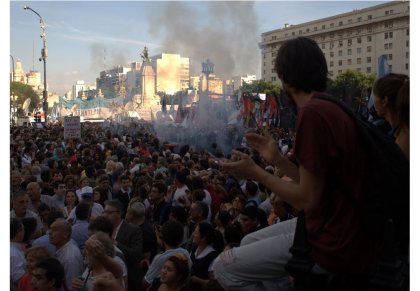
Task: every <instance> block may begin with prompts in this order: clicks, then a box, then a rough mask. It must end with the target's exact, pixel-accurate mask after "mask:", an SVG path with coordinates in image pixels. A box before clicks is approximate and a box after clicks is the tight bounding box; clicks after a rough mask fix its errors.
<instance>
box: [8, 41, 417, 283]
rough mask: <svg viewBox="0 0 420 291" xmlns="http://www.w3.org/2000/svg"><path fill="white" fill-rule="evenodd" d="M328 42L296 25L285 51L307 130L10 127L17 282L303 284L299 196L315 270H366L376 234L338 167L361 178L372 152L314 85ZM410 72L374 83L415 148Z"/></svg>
mask: <svg viewBox="0 0 420 291" xmlns="http://www.w3.org/2000/svg"><path fill="white" fill-rule="evenodd" d="M314 46H316V47H314ZM317 48H318V46H317V45H316V43H314V42H313V41H311V40H308V39H306V38H298V39H295V40H292V41H290V42H289V43H287V45H286V44H285V45H284V46H282V48H281V49H280V51H279V54H278V58H277V60H276V69H277V72H278V74H279V77H280V78H281V80H282V82H283V86H284V89H285V90H286V92H287V93H288V95H289V97H290V98H291V99H292V100H294V101H295V103H296V105H297V106H298V107H299V108H300V110H299V114H298V118H297V128H296V131H288V130H285V129H280V128H270V129H268V130H267V129H266V130H263V129H255V130H254V131H253V132H251V133H248V134H246V135H245V138H244V140H243V143H242V145H241V146H240V147H237V148H236V149H235V150H234V151H233V153H232V154H231V153H226V152H223V151H222V150H217V145H216V146H215V147H214V151H213V152H212V151H206V150H202V149H195V148H194V147H192V146H190V145H188V144H179V145H174V144H171V143H167V142H165V141H162V140H159V138H158V137H157V135H156V133H155V132H154V131H153V127H152V126H150V125H148V124H136V125H130V127H128V128H127V127H124V126H120V125H115V124H105V125H104V124H93V123H84V124H82V138H81V139H69V140H65V139H64V138H63V132H64V129H63V127H62V126H60V125H48V126H45V127H44V128H32V127H12V128H11V129H10V138H11V145H10V146H11V156H10V169H11V171H10V202H11V203H10V210H11V211H10V230H11V232H10V259H11V260H10V267H11V268H10V284H11V290H20V291H26V290H125V291H131V290H133V291H134V290H159V291H162V290H294V284H293V278H292V277H291V276H290V275H289V274H288V273H287V271H286V269H285V268H284V266H285V264H286V263H287V261H288V260H289V259H290V258H291V254H290V252H289V249H290V248H291V246H292V243H293V238H294V235H295V228H296V223H297V218H296V216H297V214H298V212H299V211H300V210H305V213H306V215H307V218H306V221H307V224H306V227H307V229H308V232H309V233H310V235H309V243H310V244H311V246H312V250H311V256H312V258H313V260H314V261H315V263H316V264H315V266H314V268H313V270H312V271H313V272H314V273H325V272H349V273H352V274H359V273H364V272H366V269H367V267H368V266H369V264H370V262H371V260H372V258H371V252H370V249H369V248H368V246H369V242H368V241H367V240H366V239H365V238H364V237H363V235H362V234H361V232H360V230H359V229H358V226H357V223H356V224H355V223H354V221H356V222H357V221H358V217H357V214H356V213H355V211H354V209H352V207H351V206H349V205H347V204H346V203H345V201H344V198H343V197H344V196H340V195H336V196H334V195H335V190H331V189H332V188H331V187H330V186H331V180H330V179H329V178H328V177H330V175H331V173H334V175H337V173H339V174H340V175H341V177H342V178H343V179H346V180H345V182H346V183H347V182H350V184H352V185H354V189H355V191H356V192H357V191H359V192H360V191H361V190H360V187H362V186H363V185H362V184H363V183H362V182H363V179H364V173H363V171H362V169H363V162H364V161H363V159H360V158H359V155H360V154H361V153H360V152H359V148H358V146H357V136H356V132H355V129H354V126H353V125H352V121H351V120H350V119H348V118H347V117H346V116H345V115H344V113H342V112H340V111H339V110H338V109H337V108H335V107H334V105H333V104H328V102H327V101H322V100H317V99H315V98H311V97H312V95H313V94H314V92H323V91H324V90H325V84H326V77H327V73H328V70H327V67H326V63H325V58H324V56H323V54H322V51H320V50H319V48H318V49H317ZM303 55H304V56H305V57H304V58H303V59H302V56H303ZM293 62H296V63H301V62H305V66H293V65H292V63H293ZM299 70H303V71H304V72H303V73H305V72H307V71H309V72H310V73H309V75H304V74H303V73H302V72H301V71H299ZM389 80H392V81H393V82H394V83H392V84H391V83H390V82H391V81H389ZM408 82H409V80H408V77H406V76H402V75H396V74H392V75H389V76H386V77H384V78H382V79H381V80H378V81H377V82H376V83H375V86H374V89H373V92H374V93H375V96H376V99H375V108H376V109H377V112H378V114H379V115H381V116H383V117H384V118H385V119H386V120H387V121H388V122H389V123H390V125H391V126H392V128H393V129H394V131H393V133H392V134H394V136H395V139H396V143H397V144H398V145H400V147H401V149H402V151H403V153H404V155H405V156H406V157H407V159H408V158H409V147H408V138H409V121H408V118H406V117H407V114H408V111H406V112H402V111H401V110H400V109H399V108H406V106H408V99H407V100H403V101H401V100H400V99H401V96H407V97H408V95H407V94H408V85H409V84H408ZM401 88H403V90H400V89H401ZM391 89H392V90H393V91H392V90H391ZM391 91H392V92H393V93H392V94H391V93H390V92H391ZM391 99H392V100H391ZM398 106H400V107H398ZM335 120H340V122H335ZM320 128H321V129H320ZM127 129H129V130H127ZM337 147H340V151H342V152H340V153H337ZM332 160H333V161H334V162H330V161H332ZM356 168H357V169H361V170H360V171H354V169H356ZM329 185H330V186H329ZM359 192H357V193H359ZM331 201H333V203H334V207H330V206H331V204H330V202H331ZM325 209H329V210H330V211H326V210H325ZM320 226H325V227H326V228H327V229H323V230H320V229H319V227H320ZM360 290H361V289H360Z"/></svg>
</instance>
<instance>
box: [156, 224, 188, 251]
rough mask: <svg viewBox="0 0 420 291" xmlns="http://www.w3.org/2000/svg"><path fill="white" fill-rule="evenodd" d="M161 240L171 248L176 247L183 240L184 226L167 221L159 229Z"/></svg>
mask: <svg viewBox="0 0 420 291" xmlns="http://www.w3.org/2000/svg"><path fill="white" fill-rule="evenodd" d="M161 234H162V240H163V241H164V242H165V243H166V244H168V245H169V246H171V247H178V246H179V245H180V244H181V242H182V240H183V238H184V226H183V225H182V224H181V223H180V222H179V221H176V220H168V221H166V222H165V223H164V224H163V225H162V227H161Z"/></svg>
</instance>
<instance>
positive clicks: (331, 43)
mask: <svg viewBox="0 0 420 291" xmlns="http://www.w3.org/2000/svg"><path fill="white" fill-rule="evenodd" d="M333 48H334V42H333V41H331V42H330V49H333Z"/></svg>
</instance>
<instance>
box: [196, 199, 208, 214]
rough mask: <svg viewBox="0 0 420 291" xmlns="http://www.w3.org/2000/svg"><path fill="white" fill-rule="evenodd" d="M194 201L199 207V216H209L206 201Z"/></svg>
mask: <svg viewBox="0 0 420 291" xmlns="http://www.w3.org/2000/svg"><path fill="white" fill-rule="evenodd" d="M194 203H195V204H197V206H198V207H200V211H201V216H202V217H204V218H207V216H209V211H210V210H209V206H208V205H207V203H206V202H203V201H195V202H194Z"/></svg>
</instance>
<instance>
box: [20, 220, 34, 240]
mask: <svg viewBox="0 0 420 291" xmlns="http://www.w3.org/2000/svg"><path fill="white" fill-rule="evenodd" d="M22 224H23V229H24V230H25V234H24V235H23V241H24V242H29V240H30V238H31V236H32V235H33V234H34V233H35V231H36V226H37V221H36V218H35V217H25V218H23V219H22Z"/></svg>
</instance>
